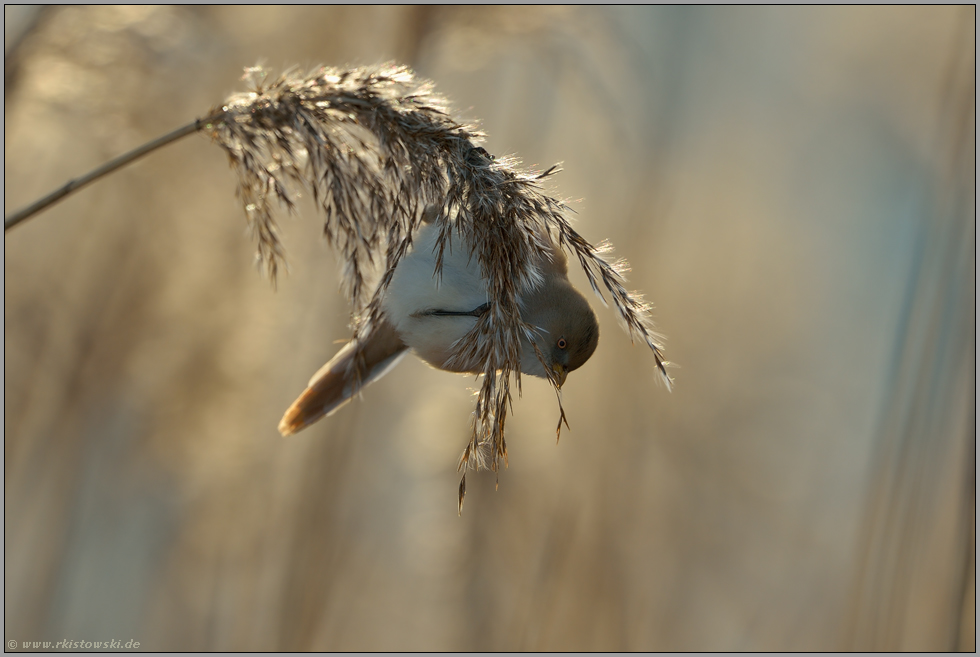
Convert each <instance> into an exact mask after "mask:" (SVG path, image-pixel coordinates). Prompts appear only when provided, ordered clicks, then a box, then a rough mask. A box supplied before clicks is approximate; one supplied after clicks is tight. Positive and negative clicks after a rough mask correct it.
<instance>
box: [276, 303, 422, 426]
mask: <svg viewBox="0 0 980 657" xmlns="http://www.w3.org/2000/svg"><path fill="white" fill-rule="evenodd" d="M407 350H408V345H406V344H405V343H404V342H402V340H401V338H400V337H399V335H398V333H397V332H396V331H395V329H394V327H393V326H392V325H391V324H389V323H388V322H386V321H382V322H381V323H380V324H378V325H377V326H375V327H374V328H373V329H372V330H371V332H370V333H368V335H367V337H365V338H363V339H362V340H357V339H354V340H351V341H350V342H348V343H347V344H346V345H344V348H343V349H341V350H340V351H339V352H337V355H336V356H334V357H333V358H331V359H330V362H329V363H327V364H326V365H324V366H323V367H321V368H320V370H319V371H318V372H317V373H316V374H314V375H313V378H311V379H310V383H309V385H307V387H306V390H304V391H303V394H301V395H300V396H299V398H298V399H297V400H296V401H294V402H293V404H292V406H290V407H289V409H288V410H287V411H286V413H285V415H283V416H282V420H281V421H280V422H279V433H281V434H282V435H284V436H288V435H290V434H294V433H296V432H297V431H299V430H300V429H303V428H305V427H307V426H309V425H310V424H313V423H314V422H316V421H317V420H319V419H320V418H321V417H324V416H326V415H330V414H331V413H333V412H334V411H336V410H337V409H338V408H340V407H341V406H343V405H344V404H345V403H346V402H347V401H348V400H349V399H350V398H351V397H353V396H354V395H355V394H357V393H358V392H359V391H360V390H361V388H363V387H364V386H366V385H368V384H369V383H371V382H372V381H375V380H376V379H379V378H381V377H382V376H384V375H385V374H387V373H388V370H390V369H391V368H393V367H394V366H395V365H396V364H398V361H399V360H401V358H402V356H404V355H405V353H406V351H407Z"/></svg>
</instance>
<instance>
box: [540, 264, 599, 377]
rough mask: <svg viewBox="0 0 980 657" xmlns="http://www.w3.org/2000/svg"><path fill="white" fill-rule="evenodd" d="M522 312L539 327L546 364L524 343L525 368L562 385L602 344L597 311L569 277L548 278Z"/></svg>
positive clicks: (541, 349) (542, 353) (541, 348)
mask: <svg viewBox="0 0 980 657" xmlns="http://www.w3.org/2000/svg"><path fill="white" fill-rule="evenodd" d="M521 314H522V316H523V317H524V320H525V321H526V322H528V323H529V324H531V325H532V326H534V327H535V328H536V329H537V332H536V336H535V344H536V345H537V347H538V349H539V350H540V351H541V355H542V356H543V357H544V360H545V362H544V364H542V363H541V361H540V360H539V359H538V357H537V354H536V353H535V351H534V348H533V347H531V346H530V345H524V346H522V349H523V352H522V354H521V371H522V372H524V373H525V374H531V375H533V376H540V377H544V378H547V379H551V380H553V381H555V383H556V384H557V385H558V386H561V384H563V383H564V382H565V377H566V376H568V373H569V372H571V371H573V370H576V369H578V368H580V367H581V366H582V365H584V364H585V362H586V361H587V360H589V358H590V357H591V356H592V354H593V353H594V352H595V349H596V346H597V345H598V344H599V322H598V321H596V317H595V313H593V312H592V308H591V306H589V302H588V301H586V300H585V297H583V296H582V295H581V294H580V293H579V291H578V290H576V289H575V288H574V287H572V285H571V283H569V282H568V279H567V278H563V277H553V278H549V279H548V280H546V282H545V283H544V284H543V285H542V286H541V287H540V288H539V289H538V290H536V291H535V292H534V293H532V294H531V295H529V296H528V297H527V298H526V299H525V300H523V303H522V313H521ZM545 367H547V370H546V369H545ZM549 371H550V372H549Z"/></svg>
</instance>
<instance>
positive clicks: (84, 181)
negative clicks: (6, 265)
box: [3, 115, 217, 232]
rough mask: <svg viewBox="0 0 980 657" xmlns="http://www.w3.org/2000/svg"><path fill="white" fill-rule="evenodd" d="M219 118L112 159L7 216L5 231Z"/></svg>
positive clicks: (201, 122) (158, 139)
mask: <svg viewBox="0 0 980 657" xmlns="http://www.w3.org/2000/svg"><path fill="white" fill-rule="evenodd" d="M215 118H217V117H216V116H215V115H212V116H207V117H205V118H203V119H197V120H196V121H194V122H193V123H188V124H187V125H185V126H182V127H180V128H177V129H176V130H174V131H173V132H170V133H167V134H165V135H163V136H162V137H159V138H157V139H154V140H153V141H151V142H147V143H145V144H143V145H142V146H140V147H139V148H134V149H133V150H131V151H129V152H128V153H125V154H123V155H120V156H119V157H117V158H115V159H114V160H110V161H109V162H106V163H105V164H103V165H102V166H100V167H98V168H96V169H93V170H92V171H90V172H88V173H87V174H85V175H84V176H81V177H80V178H75V179H73V180H69V181H68V182H67V183H65V184H64V185H63V186H62V187H59V188H58V189H56V190H55V191H53V192H51V193H50V194H48V195H47V196H45V197H44V198H41V199H39V200H37V201H35V202H34V203H32V204H30V205H29V206H27V207H26V208H24V209H22V210H19V211H17V212H14V213H13V214H10V215H8V216H6V217H4V219H3V230H4V232H6V231H8V230H10V229H11V228H13V227H14V226H16V225H17V224H19V223H20V222H22V221H25V220H26V219H29V218H31V217H33V216H34V215H35V214H37V213H38V212H40V211H41V210H44V209H45V208H47V207H48V206H50V205H54V204H55V203H57V202H58V201H60V200H61V199H63V198H65V197H67V196H70V195H71V194H73V193H75V192H77V191H78V190H79V189H81V188H82V187H85V186H86V185H88V184H89V183H92V182H95V181H96V180H98V179H99V178H101V177H102V176H105V175H108V174H110V173H112V172H113V171H115V170H116V169H119V168H121V167H124V166H126V165H127V164H129V163H130V162H132V161H134V160H138V159H139V158H141V157H143V156H144V155H146V154H147V153H152V152H153V151H155V150H156V149H158V148H160V147H161V146H166V145H167V144H169V143H170V142H173V141H177V140H178V139H180V138H181V137H184V136H186V135H189V134H191V133H193V132H197V131H199V130H200V129H201V128H203V127H204V126H206V125H207V124H208V123H210V122H211V121H213V120H215Z"/></svg>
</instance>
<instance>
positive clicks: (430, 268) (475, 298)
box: [382, 224, 488, 369]
mask: <svg viewBox="0 0 980 657" xmlns="http://www.w3.org/2000/svg"><path fill="white" fill-rule="evenodd" d="M438 237H439V230H438V228H437V227H436V225H435V224H428V225H424V226H423V227H422V228H421V229H420V230H419V232H418V233H417V234H416V236H415V239H414V246H413V249H412V251H410V252H409V253H408V254H406V255H405V257H404V258H402V261H401V262H400V263H399V264H398V267H397V268H396V269H395V274H394V276H393V278H392V280H391V284H390V285H389V287H388V290H387V292H386V294H385V299H384V302H383V304H382V307H383V308H384V312H385V315H387V317H388V321H390V322H391V323H392V324H394V326H395V330H397V331H398V334H399V336H400V337H401V339H402V341H403V342H405V344H407V345H408V346H410V347H411V348H412V349H414V350H415V352H416V353H417V354H418V355H419V357H420V358H422V359H423V360H425V361H427V362H429V363H431V364H432V365H435V366H436V367H439V368H441V369H446V368H445V367H444V364H445V362H446V359H447V358H449V356H450V354H451V353H452V346H453V345H454V344H455V343H456V341H457V340H459V339H460V338H462V337H463V336H464V335H465V334H466V332H467V331H469V330H470V329H471V328H473V326H474V325H475V324H476V318H475V317H451V316H450V317H446V316H431V315H427V314H426V313H427V312H429V311H432V310H443V311H455V312H469V311H472V310H474V309H476V308H478V307H480V306H482V305H483V304H485V303H487V301H488V296H487V287H486V282H485V281H484V279H483V277H482V276H481V275H480V265H479V262H478V261H477V259H476V256H475V254H474V256H473V257H472V258H471V257H470V253H469V249H468V248H467V247H466V245H465V244H463V242H462V239H461V238H460V236H459V235H458V234H456V233H455V232H454V233H453V235H452V240H451V242H450V244H448V245H447V246H446V250H445V252H444V254H443V261H442V275H441V277H440V276H436V275H435V265H436V255H437V248H436V247H437V242H438Z"/></svg>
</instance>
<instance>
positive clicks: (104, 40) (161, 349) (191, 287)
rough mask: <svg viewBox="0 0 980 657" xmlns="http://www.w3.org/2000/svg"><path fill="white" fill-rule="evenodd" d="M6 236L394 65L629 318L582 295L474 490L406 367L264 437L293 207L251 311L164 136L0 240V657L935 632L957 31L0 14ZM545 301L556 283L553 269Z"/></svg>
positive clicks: (141, 171) (455, 442)
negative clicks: (0, 497)
mask: <svg viewBox="0 0 980 657" xmlns="http://www.w3.org/2000/svg"><path fill="white" fill-rule="evenodd" d="M5 24H6V35H5V36H6V39H5V51H6V56H5V64H4V73H5V77H4V88H5V97H4V109H5V116H4V133H5V140H4V148H5V150H4V182H5V186H4V188H5V194H4V208H5V212H6V213H9V212H11V211H13V210H16V209H19V208H20V207H22V206H24V205H26V204H27V203H29V202H30V201H32V200H34V199H35V198H37V197H39V196H41V195H42V194H44V193H46V192H48V191H50V190H51V189H53V188H55V187H57V186H59V185H60V184H62V183H64V182H65V181H67V180H68V179H70V178H72V177H74V176H77V175H80V174H82V173H84V172H85V171H87V170H89V169H91V168H93V167H95V166H97V165H98V164H101V163H102V162H104V161H106V160H108V159H109V158H111V157H113V156H115V155H117V154H119V153H121V152H123V151H125V150H128V149H130V148H133V147H135V146H137V145H139V144H141V143H143V142H145V141H148V140H150V139H152V138H154V137H156V136H159V135H161V134H163V133H165V132H168V131H169V130H171V129H173V128H176V127H178V126H179V125H182V124H184V123H187V122H188V121H191V120H193V119H194V118H195V117H197V116H201V115H203V114H204V113H205V112H206V111H207V110H208V109H209V108H210V107H212V106H213V105H216V104H219V103H220V102H221V101H222V99H223V98H224V97H225V96H227V95H228V94H230V93H232V92H235V91H238V90H241V89H242V86H243V83H242V82H241V81H240V78H241V72H242V68H243V67H244V66H249V65H253V64H256V63H263V64H265V65H266V66H268V67H270V68H271V69H273V70H276V71H278V70H281V69H282V68H285V67H289V66H293V65H298V66H300V67H301V68H304V69H308V68H312V67H314V66H316V65H319V64H327V65H331V66H344V65H348V64H349V65H360V64H372V63H377V62H380V61H386V60H391V59H394V60H397V61H399V62H403V63H406V64H409V65H410V66H412V67H413V68H415V69H416V70H417V71H418V73H419V74H420V75H422V76H424V77H428V78H430V79H432V80H434V81H435V83H436V86H437V90H438V91H440V92H441V93H443V94H445V95H447V96H448V97H449V98H450V99H451V100H452V101H453V104H454V107H455V109H456V111H457V114H458V116H460V117H462V118H465V119H468V120H475V119H478V120H480V122H481V125H482V127H483V129H484V130H485V131H486V132H487V133H488V135H489V137H488V141H487V144H486V147H487V150H488V151H490V152H491V153H494V154H498V155H503V154H517V155H518V156H520V157H521V158H522V159H523V161H524V162H525V163H526V164H528V165H537V166H541V167H547V166H550V165H551V164H553V163H555V162H559V161H561V162H563V166H564V172H563V173H561V174H560V175H559V176H557V177H556V178H554V179H553V183H552V187H551V191H553V192H554V193H555V194H557V195H560V196H562V197H567V198H570V199H572V200H573V203H572V206H573V207H574V209H575V211H576V221H577V227H578V229H579V230H580V232H581V233H582V234H583V235H584V236H585V237H586V238H588V239H590V240H591V241H593V242H598V241H599V240H601V239H605V238H608V239H610V240H611V241H612V242H613V244H614V245H615V246H616V247H617V252H618V254H619V255H622V256H625V257H626V258H628V259H629V261H630V262H631V263H632V265H633V271H632V273H631V276H630V282H631V284H632V285H633V286H634V287H635V288H637V289H640V290H642V291H643V292H644V293H646V294H647V296H648V297H649V298H650V299H651V301H653V302H654V303H655V306H656V308H655V319H656V322H657V325H658V328H659V329H660V330H661V331H662V332H663V333H664V334H665V336H666V337H667V342H666V347H667V357H668V358H669V359H670V360H671V361H672V362H674V363H676V367H675V368H674V369H673V370H672V373H673V375H674V377H675V379H676V389H675V390H674V392H672V393H669V392H667V391H666V390H665V389H664V387H663V386H662V385H658V384H657V382H656V375H655V372H654V368H653V358H652V355H651V354H650V353H649V351H647V350H646V349H645V348H644V347H642V346H641V345H636V346H633V345H631V344H630V341H629V339H628V337H627V336H626V334H625V333H624V332H623V331H622V330H620V328H619V327H618V326H617V322H616V319H615V316H614V314H613V312H612V311H610V310H608V309H603V308H601V306H600V305H599V304H598V303H596V304H595V306H596V308H597V313H598V315H599V318H600V323H601V326H602V339H601V342H600V346H599V349H598V350H597V352H596V354H595V356H594V357H593V358H592V360H591V361H589V363H588V364H587V365H586V366H585V367H583V368H582V369H581V370H579V371H576V372H575V373H573V374H572V376H571V377H569V381H568V383H567V384H566V386H565V389H564V392H563V400H564V404H565V407H566V410H567V411H568V415H569V422H570V424H571V430H570V431H564V432H563V433H562V438H561V442H560V443H559V444H558V445H557V446H556V445H555V441H554V426H555V423H556V421H557V418H558V408H557V404H556V402H555V399H554V394H553V393H552V391H551V390H550V388H549V387H548V386H547V384H545V383H544V382H541V381H528V380H525V386H524V395H523V398H521V399H519V400H515V404H514V413H513V418H512V420H511V422H510V423H509V433H508V438H509V439H508V447H509V455H510V465H509V468H508V469H506V470H504V471H502V472H501V473H500V478H499V489H498V490H496V491H495V490H494V484H495V482H494V477H493V475H492V473H481V474H480V475H474V476H471V477H469V478H468V488H469V492H468V495H467V499H466V505H465V507H464V509H463V514H462V517H457V514H456V485H457V482H458V474H457V473H456V469H455V467H456V459H457V457H458V456H459V454H460V452H461V451H462V449H463V447H464V444H465V442H466V439H467V436H468V433H467V432H468V429H469V414H470V412H471V411H472V407H473V398H472V391H473V389H475V383H474V381H473V380H472V379H468V378H466V377H462V376H454V375H450V374H447V373H444V372H439V371H436V370H433V369H431V368H429V367H427V366H426V365H424V364H423V363H421V362H420V361H418V360H417V359H414V358H408V359H406V360H405V361H404V362H403V363H402V364H401V365H400V366H399V367H398V368H396V370H394V371H393V372H392V373H391V374H389V375H388V376H387V377H385V378H384V379H383V380H381V381H379V382H378V383H376V384H374V385H372V386H371V387H370V388H368V389H367V390H366V391H364V393H363V399H361V400H359V401H356V402H355V403H353V404H350V405H349V406H347V407H346V408H344V409H343V410H342V411H340V412H338V413H337V414H335V415H334V416H332V417H330V418H328V419H327V420H325V421H322V422H320V423H319V424H317V425H315V426H314V427H312V428H311V429H309V430H307V431H304V432H302V433H301V434H299V435H297V436H294V437H291V438H289V439H282V438H280V437H279V435H278V433H277V432H276V425H277V423H278V421H279V418H280V416H281V414H282V412H283V411H284V409H285V408H286V407H287V406H288V404H289V403H290V402H291V401H292V400H293V399H294V398H295V396H296V395H297V394H298V393H299V392H300V391H301V390H302V388H303V386H304V385H305V383H306V381H307V379H308V377H309V376H310V375H311V374H312V373H313V372H314V371H315V370H316V369H318V368H319V367H320V365H322V364H323V363H324V362H325V361H326V360H327V359H329V357H330V356H331V355H332V354H333V353H334V352H335V351H336V350H337V349H338V347H339V345H337V344H336V341H338V340H344V339H346V338H347V337H348V335H349V331H348V328H347V324H348V320H349V316H348V311H347V306H346V303H345V301H344V299H343V298H341V296H340V294H339V292H338V280H339V279H338V275H337V262H336V260H335V258H334V256H333V254H332V253H331V252H330V249H329V248H328V247H327V246H326V245H325V244H324V243H323V241H322V239H318V237H319V235H320V227H319V221H320V220H319V218H318V217H317V216H316V215H315V212H314V209H313V208H312V206H311V205H307V206H305V207H303V208H302V209H301V212H300V213H298V214H297V215H296V216H295V217H285V218H284V219H283V222H282V223H283V227H284V239H285V242H286V245H287V248H288V255H289V264H290V272H289V273H288V274H287V275H285V276H282V277H281V278H280V280H279V284H278V289H273V287H272V286H271V285H270V284H269V282H268V281H267V280H266V279H264V278H263V276H262V275H261V273H259V272H257V271H256V269H255V268H254V267H253V266H252V262H253V261H252V252H253V248H254V245H253V244H252V243H251V241H250V240H249V239H248V237H247V236H246V235H245V231H244V223H245V222H244V216H243V212H242V209H241V207H240V205H239V203H238V201H237V200H236V198H235V196H234V190H235V184H236V182H235V179H234V176H233V174H232V172H231V170H230V169H229V168H228V166H227V160H226V158H225V156H224V155H223V154H222V153H221V152H220V150H219V149H218V148H216V147H214V146H213V145H211V144H210V143H209V142H208V140H207V139H206V138H204V137H201V136H191V137H188V138H185V139H184V140H182V141H180V142H178V143H176V144H174V145H171V146H168V147H166V148H165V149H163V150H160V151H158V152H155V153H153V154H152V155H150V156H149V157H147V158H146V159H144V160H142V161H140V162H139V163H137V164H135V165H133V166H130V167H128V168H127V169H124V170H121V171H119V172H117V173H115V174H113V175H112V176H110V177H109V178H107V179H104V180H101V181H99V182H97V183H95V184H94V185H92V186H91V187H89V188H87V189H85V190H83V191H81V192H79V193H77V194H76V195H74V196H72V197H71V198H69V199H67V200H65V201H63V202H61V203H60V204H58V205H57V206H55V207H54V208H52V209H50V210H49V211H47V212H45V213H44V214H42V215H39V216H37V217H35V218H33V219H31V220H30V221H28V222H27V223H25V224H23V225H21V226H18V227H16V228H14V229H13V230H11V231H10V232H9V233H5V235H4V425H3V427H4V494H5V498H4V514H5V517H4V548H5V551H4V575H5V576H4V596H5V597H4V601H5V612H4V613H5V618H4V620H5V623H4V627H5V636H4V639H5V641H10V640H14V641H18V642H22V641H52V642H54V641H59V640H82V641H97V640H109V639H120V640H122V641H123V642H125V641H128V640H131V639H135V640H137V641H139V642H140V644H141V648H143V649H151V650H508V651H512V650H603V651H606V650H726V651H727V650H747V651H748V650H753V651H754V650H770V651H782V650H837V649H886V650H948V649H967V650H973V649H975V639H974V636H975V621H974V618H975V595H976V594H975V586H974V581H975V552H976V542H975V513H976V511H975V509H976V505H975V499H976V492H975V491H976V488H975V472H976V469H975V459H976V455H975V454H976V450H975V444H976V443H975V427H976V404H975V391H976V387H975V372H976V370H975V362H976V342H975V330H976V329H975V326H976V324H975V316H976V314H975V313H976V301H975V290H976V287H975V271H976V269H975V263H976V229H975V207H976V206H975V171H976V167H975V153H976V149H975V142H976V133H975V120H976V119H975V117H976V114H975V112H976V110H975V103H974V98H975V93H976V91H975V90H976V86H975V76H976V72H975V9H974V8H973V7H935V8H934V7H903V8H894V7H892V8H888V7H874V8H870V7H864V8H844V7H830V8H800V9H798V8H760V7H756V8H721V7H710V8H709V7H682V8H672V7H655V8H649V7H647V8H644V7H630V8H614V7H608V8H606V7H602V8H600V7H574V8H573V7H539V8H516V7H500V8H497V7H472V8H471V7H466V8H463V7H410V6H403V7H358V8H352V7H289V8H283V7H247V8H245V7H150V6H140V7H83V6H71V7H49V8H45V9H42V10H36V9H30V8H24V7H7V8H5ZM573 281H574V282H575V283H576V284H577V285H578V286H579V287H580V289H581V288H582V287H584V286H585V285H586V284H585V279H584V276H582V275H581V272H573Z"/></svg>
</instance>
